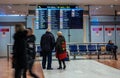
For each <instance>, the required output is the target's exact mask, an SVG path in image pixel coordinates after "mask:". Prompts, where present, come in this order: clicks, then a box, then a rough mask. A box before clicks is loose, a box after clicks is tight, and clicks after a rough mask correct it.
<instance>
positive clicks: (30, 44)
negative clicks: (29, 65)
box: [27, 35, 36, 59]
mask: <svg viewBox="0 0 120 78" xmlns="http://www.w3.org/2000/svg"><path fill="white" fill-rule="evenodd" d="M35 40H36V38H35V35H31V36H27V54H28V55H29V56H30V57H32V58H33V59H35V55H36V52H35Z"/></svg>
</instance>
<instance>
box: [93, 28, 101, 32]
mask: <svg viewBox="0 0 120 78" xmlns="http://www.w3.org/2000/svg"><path fill="white" fill-rule="evenodd" d="M93 31H102V28H93Z"/></svg>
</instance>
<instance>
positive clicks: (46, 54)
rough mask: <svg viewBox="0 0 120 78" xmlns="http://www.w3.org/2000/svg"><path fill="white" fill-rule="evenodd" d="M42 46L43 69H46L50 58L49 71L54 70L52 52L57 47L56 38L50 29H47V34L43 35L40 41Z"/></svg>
mask: <svg viewBox="0 0 120 78" xmlns="http://www.w3.org/2000/svg"><path fill="white" fill-rule="evenodd" d="M40 45H41V50H42V51H41V54H42V57H43V59H42V67H43V69H46V59H47V58H48V64H47V69H48V70H52V68H51V63H52V50H53V49H54V46H55V38H54V36H53V34H52V33H51V32H50V29H47V31H46V33H45V34H43V36H42V37H41V41H40Z"/></svg>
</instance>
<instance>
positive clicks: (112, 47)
mask: <svg viewBox="0 0 120 78" xmlns="http://www.w3.org/2000/svg"><path fill="white" fill-rule="evenodd" d="M117 48H118V47H117V46H116V45H114V43H113V42H112V40H109V41H108V44H107V45H106V49H107V51H110V52H112V54H113V56H114V59H115V60H117Z"/></svg>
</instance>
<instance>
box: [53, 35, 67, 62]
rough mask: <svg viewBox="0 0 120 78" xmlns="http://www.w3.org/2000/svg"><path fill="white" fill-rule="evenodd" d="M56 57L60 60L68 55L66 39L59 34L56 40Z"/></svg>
mask: <svg viewBox="0 0 120 78" xmlns="http://www.w3.org/2000/svg"><path fill="white" fill-rule="evenodd" d="M55 50H56V57H57V58H58V59H59V60H62V59H65V58H66V57H67V53H66V41H65V38H64V37H63V36H59V37H58V38H57V41H56V47H55Z"/></svg>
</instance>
